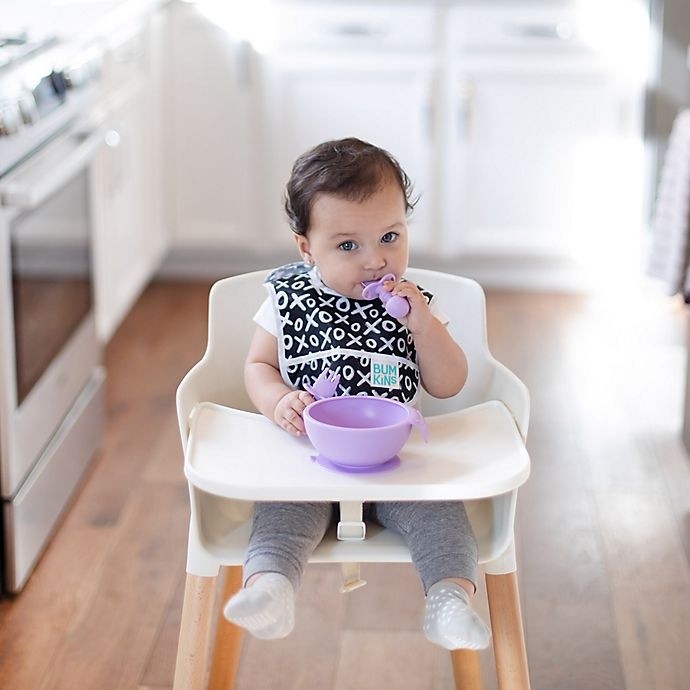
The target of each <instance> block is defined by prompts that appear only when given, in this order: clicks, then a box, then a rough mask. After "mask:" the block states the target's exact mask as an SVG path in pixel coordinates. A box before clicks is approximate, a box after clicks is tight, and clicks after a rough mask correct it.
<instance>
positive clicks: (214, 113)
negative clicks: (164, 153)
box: [170, 3, 259, 251]
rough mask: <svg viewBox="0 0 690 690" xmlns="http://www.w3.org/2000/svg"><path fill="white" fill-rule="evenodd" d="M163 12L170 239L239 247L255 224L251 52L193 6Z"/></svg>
mask: <svg viewBox="0 0 690 690" xmlns="http://www.w3.org/2000/svg"><path fill="white" fill-rule="evenodd" d="M170 11H171V13H172V24H173V50H172V65H173V67H172V72H173V75H174V82H173V85H172V94H171V102H172V110H171V113H172V117H171V123H170V127H171V130H172V138H171V141H172V144H171V146H172V148H173V150H174V189H175V197H174V199H173V200H172V202H173V204H174V217H175V223H174V224H175V238H174V243H173V244H174V247H175V249H177V250H183V251H184V250H188V249H207V250H215V249H218V248H228V247H233V246H238V245H239V246H242V245H244V244H246V243H247V241H249V242H250V243H251V239H252V238H254V237H255V236H256V229H257V223H256V217H257V208H256V195H255V189H256V173H257V161H258V160H259V155H258V150H257V142H256V140H255V126H256V114H255V87H254V81H253V78H254V75H253V52H252V49H251V46H250V45H249V44H248V43H246V42H242V41H239V40H237V39H235V38H234V37H233V36H232V35H230V34H229V33H227V32H226V31H225V30H224V29H223V28H222V27H220V26H218V25H217V24H215V23H214V22H213V21H211V20H210V19H209V18H208V17H206V16H204V15H203V14H202V13H201V12H200V11H199V10H198V8H197V6H196V5H195V4H194V3H174V4H173V5H172V6H171V8H170Z"/></svg>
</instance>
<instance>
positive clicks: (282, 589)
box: [223, 573, 295, 640]
mask: <svg viewBox="0 0 690 690" xmlns="http://www.w3.org/2000/svg"><path fill="white" fill-rule="evenodd" d="M223 615H224V616H225V617H226V618H227V619H228V620H229V621H230V622H231V623H234V624H235V625H239V626H240V627H242V628H245V629H246V630H248V631H249V632H250V633H251V634H252V635H254V637H259V638H261V639H262V640H275V639H278V638H279V637H285V636H286V635H288V634H289V633H290V632H291V631H292V629H293V628H294V627H295V590H294V589H293V587H292V584H291V582H290V580H288V579H287V578H286V577H285V575H281V574H280V573H264V574H263V575H261V577H257V578H256V579H255V580H254V582H253V583H252V585H251V586H250V587H246V588H243V589H241V590H240V591H239V592H237V594H235V596H234V597H232V598H231V599H229V600H228V602H227V604H225V608H224V609H223Z"/></svg>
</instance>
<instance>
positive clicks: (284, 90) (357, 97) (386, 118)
mask: <svg viewBox="0 0 690 690" xmlns="http://www.w3.org/2000/svg"><path fill="white" fill-rule="evenodd" d="M265 67H266V73H265V76H266V82H265V91H264V93H265V98H266V101H265V104H264V119H265V121H264V123H263V126H264V132H265V133H266V135H267V137H268V148H267V153H268V156H267V160H266V169H267V171H268V175H267V188H268V194H267V196H266V202H265V207H266V209H267V219H266V225H267V227H270V228H271V229H272V231H273V237H274V238H275V242H277V243H278V244H282V243H286V242H289V241H291V238H290V234H291V233H290V231H289V230H288V228H287V224H286V221H285V218H284V215H283V213H282V209H281V205H280V199H281V196H282V193H283V190H284V187H285V183H286V181H287V179H288V177H289V175H290V170H291V167H292V164H293V163H294V161H295V159H296V158H297V156H299V155H300V154H302V153H304V152H305V151H306V150H308V149H309V148H311V147H312V146H315V145H316V144H319V143H321V142H323V141H327V140H329V139H340V138H344V137H358V138H360V139H363V140H365V141H370V142H371V143H373V144H376V145H377V146H380V147H382V148H384V149H387V150H388V151H389V152H390V153H392V154H393V156H395V157H396V158H397V159H398V161H399V162H400V164H401V165H402V167H403V168H404V170H405V171H406V172H407V174H408V175H409V177H410V179H411V180H412V182H413V184H414V189H415V193H416V194H418V195H419V196H420V199H419V202H418V204H417V206H416V208H415V211H414V212H413V214H412V216H411V218H410V243H411V246H412V247H416V248H424V247H427V246H429V245H430V244H432V243H433V240H434V225H435V223H434V214H433V204H434V200H433V184H434V180H433V168H432V161H433V154H434V151H433V148H434V145H433V138H432V118H433V110H432V107H431V103H432V98H433V93H432V89H433V83H434V82H433V71H432V67H431V66H430V65H429V64H428V63H426V64H425V60H424V58H419V59H417V60H409V59H408V60H395V61H393V60H391V58H390V57H386V58H383V59H382V58H380V57H379V59H378V60H376V59H372V60H370V61H365V60H364V59H362V60H358V59H354V58H352V59H350V60H349V61H346V60H337V59H332V58H329V57H328V56H327V55H326V56H324V55H321V54H315V55H313V56H312V57H311V60H310V61H309V62H308V63H307V62H306V61H300V62H296V63H294V62H293V63H288V62H285V61H283V62H281V61H279V60H277V59H275V58H274V59H270V58H268V59H267V62H266V65H265Z"/></svg>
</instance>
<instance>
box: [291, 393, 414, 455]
mask: <svg viewBox="0 0 690 690" xmlns="http://www.w3.org/2000/svg"><path fill="white" fill-rule="evenodd" d="M413 424H414V425H417V426H419V427H420V431H422V434H423V435H424V436H425V438H426V434H425V432H426V426H425V425H424V419H423V418H422V416H421V414H420V413H419V412H418V411H417V410H416V409H414V408H413V407H409V406H407V405H404V404H403V403H400V402H397V401H396V400H388V399H387V398H377V397H374V396H343V397H339V398H325V399H323V400H317V401H316V402H313V403H311V405H308V406H307V408H306V409H305V410H304V426H305V429H306V432H307V436H308V437H309V440H310V441H311V442H312V444H313V445H314V448H316V450H317V451H318V452H319V453H320V455H321V456H322V457H324V458H326V459H327V460H329V461H331V462H332V463H334V464H335V465H340V466H342V467H345V468H355V467H360V468H361V467H376V466H378V465H382V464H383V463H386V462H388V461H389V460H391V458H394V457H395V455H396V454H397V453H398V451H399V450H400V449H401V448H402V447H403V446H404V445H405V442H406V441H407V438H408V436H409V435H410V431H411V429H412V425H413Z"/></svg>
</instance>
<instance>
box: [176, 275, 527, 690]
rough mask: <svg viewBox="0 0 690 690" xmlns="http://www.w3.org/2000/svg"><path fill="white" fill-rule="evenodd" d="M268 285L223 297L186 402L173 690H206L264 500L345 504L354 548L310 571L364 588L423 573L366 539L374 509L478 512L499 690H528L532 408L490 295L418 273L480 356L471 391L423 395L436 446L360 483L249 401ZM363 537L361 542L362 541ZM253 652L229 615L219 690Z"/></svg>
mask: <svg viewBox="0 0 690 690" xmlns="http://www.w3.org/2000/svg"><path fill="white" fill-rule="evenodd" d="M266 275H267V271H257V272H255V273H250V274H245V275H241V276H236V277H233V278H226V279H224V280H221V281H219V282H218V283H216V284H215V285H214V286H213V288H212V289H211V294H210V300H209V329H208V332H209V337H208V345H207V349H206V352H205V354H204V356H203V358H202V359H201V361H199V362H198V363H197V364H196V365H195V366H194V367H193V368H192V369H191V370H190V371H189V373H188V374H187V375H186V376H185V378H184V380H183V381H182V383H181V384H180V386H179V388H178V391H177V411H178V423H179V427H180V436H181V440H182V446H183V449H184V451H185V456H184V471H185V476H186V477H187V480H188V484H189V492H190V503H191V514H190V527H189V543H188V550H187V584H186V588H185V599H184V605H183V611H182V621H181V625H180V641H179V645H178V655H177V662H176V669H175V683H174V690H201V688H204V687H206V677H207V668H206V661H207V659H208V656H207V652H208V648H209V641H210V635H211V629H212V621H211V618H212V615H213V609H214V602H215V600H216V596H215V593H214V592H215V583H216V576H217V574H218V571H219V568H220V567H221V566H223V567H225V580H224V586H223V590H222V593H221V598H222V599H226V598H227V597H228V596H230V595H232V594H233V593H234V592H235V591H236V590H237V588H239V587H240V586H241V564H242V562H243V560H244V554H245V550H246V546H247V541H248V538H249V532H250V526H251V521H250V516H251V509H252V505H253V502H254V501H331V502H339V503H340V505H341V525H339V527H345V528H346V529H344V530H342V531H341V533H340V536H341V537H345V538H346V539H349V540H345V541H343V540H338V539H336V538H335V535H334V534H333V533H332V532H331V533H329V534H328V535H327V536H326V537H325V538H324V540H323V542H322V543H321V544H320V545H319V547H317V549H316V551H315V552H314V554H313V555H312V557H311V558H310V561H311V562H335V563H341V564H343V568H344V571H345V572H346V573H348V572H349V573H350V575H352V572H353V567H354V566H353V564H355V563H359V562H409V561H410V554H409V551H408V549H407V548H406V546H405V544H404V542H403V540H402V539H401V538H400V537H399V536H397V535H395V534H393V533H391V532H390V531H389V530H385V529H383V528H380V527H377V526H375V525H367V526H366V538H365V539H363V540H362V539H361V537H362V536H364V525H363V523H362V522H361V504H362V503H363V502H368V501H386V500H390V501H393V500H396V501H406V500H409V501H437V500H462V501H464V502H465V506H466V509H467V513H468V517H469V520H470V522H471V524H472V528H473V530H474V533H475V537H476V539H477V543H478V547H479V560H480V562H481V563H484V570H485V575H486V587H487V598H488V602H489V610H490V615H491V627H492V634H493V647H494V656H495V660H496V671H497V678H498V684H499V688H500V689H501V690H528V689H529V676H528V670H527V658H526V653H525V644H524V637H523V632H522V619H521V614H520V604H519V594H518V588H517V577H516V571H517V565H516V560H515V546H514V537H513V524H514V517H515V509H516V503H517V491H518V487H519V486H520V485H521V484H522V483H524V482H525V481H526V480H527V477H528V475H529V457H528V454H527V451H526V449H525V437H526V433H527V425H528V420H529V397H528V394H527V389H526V388H525V386H524V384H523V383H522V382H521V381H520V380H519V379H518V378H517V377H516V376H515V375H514V374H513V373H512V372H510V371H509V370H508V369H507V368H506V367H504V366H503V365H502V364H500V363H499V362H497V361H496V360H495V359H494V358H493V357H492V356H491V353H490V352H489V349H488V346H487V342H486V319H485V306H484V294H483V292H482V289H481V287H480V286H479V285H478V284H477V283H476V282H474V281H472V280H468V279H466V278H462V277H459V276H452V275H448V274H443V273H438V272H434V271H424V270H418V269H410V270H409V271H408V272H407V273H406V277H407V278H408V279H410V280H414V281H415V282H417V283H418V284H420V285H422V286H423V287H424V288H426V289H428V290H430V291H431V292H432V293H434V294H436V295H438V296H439V298H440V300H441V307H442V310H443V311H444V312H445V313H446V314H447V315H448V317H449V318H450V324H449V330H450V332H451V334H452V335H453V337H454V338H455V340H456V341H457V342H458V343H459V344H460V346H461V347H462V348H463V350H464V351H465V354H466V355H467V360H468V372H469V373H468V379H467V382H466V384H465V386H464V387H463V389H462V390H461V391H460V393H458V395H456V396H453V397H452V398H448V399H444V400H439V399H434V398H431V397H430V396H428V395H426V394H425V393H424V392H422V394H421V395H420V402H421V411H422V413H423V414H424V416H425V418H426V422H427V426H428V431H429V442H428V444H425V443H424V442H423V440H422V439H421V437H420V435H419V433H418V432H417V431H416V430H414V429H413V430H412V433H411V435H410V437H409V439H408V440H407V443H406V444H405V446H404V447H403V449H402V450H401V451H400V452H399V454H398V455H399V458H400V463H399V464H398V465H397V466H396V467H394V468H393V469H388V470H381V471H377V472H372V473H349V472H341V471H337V470H334V469H332V468H327V467H323V466H322V465H321V464H319V463H317V462H315V461H314V460H313V459H312V456H314V455H315V454H316V451H315V450H314V448H313V447H312V446H311V444H310V443H309V441H308V439H307V438H306V437H300V438H296V437H293V436H290V435H289V434H287V433H286V432H285V431H283V430H282V429H280V428H278V427H277V426H276V425H274V424H273V423H272V422H270V421H269V420H267V419H265V418H264V417H263V416H261V415H259V414H257V413H256V412H255V410H254V408H253V406H252V404H251V401H250V400H249V399H248V397H247V394H246V391H245V389H244V385H243V366H244V358H245V356H246V352H247V349H248V346H249V341H250V339H251V335H252V332H253V330H254V325H253V323H252V316H253V314H254V313H255V311H256V309H257V308H258V306H259V305H260V303H261V301H262V300H263V298H264V297H265V294H266V293H265V290H264V288H263V286H262V282H263V279H264V277H265V276H266ZM358 515H359V516H358ZM343 521H344V522H343ZM358 521H359V522H358ZM356 528H359V530H360V531H359V532H358V529H356ZM358 533H359V535H360V536H359V539H360V540H359V541H357V540H355V539H357V536H353V535H357V534H358ZM333 596H340V595H339V594H338V593H337V592H333ZM240 642H241V630H240V629H238V628H236V627H235V626H233V625H232V624H231V623H229V622H227V621H226V620H225V619H224V618H222V615H219V616H218V619H217V623H216V633H215V642H214V647H213V648H214V652H213V654H212V663H211V670H210V674H209V676H208V687H209V688H211V690H221V689H222V690H229V688H232V687H233V683H234V680H233V679H234V675H235V669H236V666H237V664H238V662H239V647H240ZM451 658H452V662H453V669H454V678H455V683H456V687H457V688H458V689H459V688H463V690H480V689H481V676H480V672H479V664H478V661H477V654H476V652H471V651H468V650H455V651H453V652H451Z"/></svg>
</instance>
